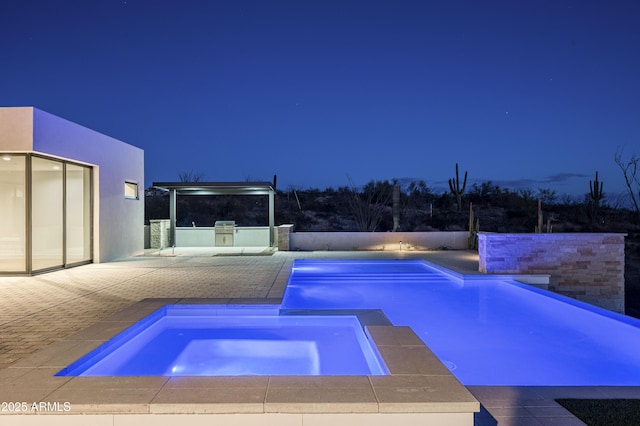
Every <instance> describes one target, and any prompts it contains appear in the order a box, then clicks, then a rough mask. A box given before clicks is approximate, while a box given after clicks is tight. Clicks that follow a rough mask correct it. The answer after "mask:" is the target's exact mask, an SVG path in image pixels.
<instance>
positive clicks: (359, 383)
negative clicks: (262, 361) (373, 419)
mask: <svg viewBox="0 0 640 426" xmlns="http://www.w3.org/2000/svg"><path fill="white" fill-rule="evenodd" d="M274 379H275V380H274ZM306 379H307V380H305V378H303V377H289V378H288V377H275V376H272V377H271V378H270V380H269V388H268V389H267V395H266V398H265V404H264V410H265V412H295V413H298V412H335V413H337V412H377V411H378V403H377V401H376V397H375V394H374V393H373V389H372V388H371V385H370V383H369V382H368V380H367V377H366V376H333V377H331V376H330V377H317V376H315V377H307V378H306ZM309 379H310V380H309Z"/></svg>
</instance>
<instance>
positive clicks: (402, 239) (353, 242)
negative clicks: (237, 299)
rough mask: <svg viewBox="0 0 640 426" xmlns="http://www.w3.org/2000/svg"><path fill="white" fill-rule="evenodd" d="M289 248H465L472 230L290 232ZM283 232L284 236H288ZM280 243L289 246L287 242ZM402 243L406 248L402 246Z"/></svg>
mask: <svg viewBox="0 0 640 426" xmlns="http://www.w3.org/2000/svg"><path fill="white" fill-rule="evenodd" d="M288 235H289V244H288V247H289V250H292V251H295V250H305V251H317V250H328V251H355V250H376V251H386V250H395V251H397V250H401V249H402V250H406V251H411V250H433V249H442V248H447V249H453V250H465V249H467V247H468V237H469V233H468V232H466V231H455V232H290V233H288ZM284 236H285V235H282V236H281V237H284ZM280 245H281V246H282V247H285V246H286V245H285V243H284V241H282V240H281V241H280ZM401 246H402V248H401Z"/></svg>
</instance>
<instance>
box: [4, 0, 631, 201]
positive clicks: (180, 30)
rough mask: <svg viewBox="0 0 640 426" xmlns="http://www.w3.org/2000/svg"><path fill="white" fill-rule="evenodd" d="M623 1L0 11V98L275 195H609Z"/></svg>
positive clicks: (93, 4) (150, 168) (625, 104)
mask: <svg viewBox="0 0 640 426" xmlns="http://www.w3.org/2000/svg"><path fill="white" fill-rule="evenodd" d="M638 22H640V2H638V1H635V0H634V1H622V0H613V1H604V0H603V1H588V0H586V1H585V0H576V1H562V0H552V1H543V0H535V1H533V0H517V1H514V0H510V1H481V0H469V1H448V0H447V1H427V0H423V1H402V0H390V1H375V0H369V1H349V0H342V1H333V0H319V1H304V0H297V1H217V0H200V1H188V0H175V1H162V0H156V1H153V0H146V1H143V0H126V1H115V0H114V1H107V0H100V1H84V0H77V1H67V0H56V1H51V0H40V1H35V0H5V1H3V2H2V5H1V6H0V47H1V50H0V53H1V59H0V61H1V66H0V105H3V106H24V105H33V106H36V107H38V108H41V109H43V110H45V111H48V112H50V113H53V114H55V115H59V116H61V117H64V118H66V119H69V120H71V121H74V122H77V123H79V124H82V125H84V126H87V127H90V128H92V129H95V130H97V131H99V132H102V133H105V134H108V135H110V136H112V137H115V138H118V139H121V140H123V141H125V142H128V143H130V144H132V145H135V146H138V147H140V148H143V149H144V150H145V161H146V185H149V184H150V183H151V182H152V181H171V180H178V174H179V173H181V172H188V171H192V172H196V173H198V172H202V173H203V174H204V177H205V179H206V180H209V181H233V180H241V181H242V180H246V179H252V180H271V179H272V176H273V175H274V174H277V175H278V186H279V187H280V188H281V189H286V188H287V187H289V186H294V187H297V188H306V187H319V188H324V187H327V186H334V187H337V186H342V185H346V184H348V178H347V176H350V178H351V180H352V181H353V182H354V183H355V184H357V185H360V184H364V183H366V182H367V181H369V180H371V179H392V178H400V179H402V178H410V179H424V180H426V182H427V184H428V185H429V186H430V187H432V188H439V189H444V188H445V186H446V180H447V179H448V178H450V177H452V176H453V173H454V167H455V163H456V162H458V163H460V167H461V170H468V172H469V178H470V180H471V181H472V182H473V181H486V180H492V181H493V182H495V183H497V184H499V185H501V186H507V187H510V188H516V187H518V186H519V185H520V186H525V187H529V188H531V189H534V190H537V189H538V188H551V189H555V190H556V191H558V193H586V192H588V190H589V179H593V177H594V174H595V171H596V170H598V171H600V179H601V180H603V181H604V185H605V186H604V189H605V192H610V193H613V192H618V191H622V190H623V179H622V174H621V172H620V170H619V168H618V167H617V166H616V164H615V162H614V154H615V152H616V149H617V148H618V147H624V149H625V153H626V154H629V155H630V154H631V153H632V152H633V151H636V152H638V153H640V30H639V27H638Z"/></svg>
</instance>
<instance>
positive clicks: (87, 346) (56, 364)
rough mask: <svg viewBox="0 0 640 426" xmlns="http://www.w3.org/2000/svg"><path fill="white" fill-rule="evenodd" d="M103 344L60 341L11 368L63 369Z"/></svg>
mask: <svg viewBox="0 0 640 426" xmlns="http://www.w3.org/2000/svg"><path fill="white" fill-rule="evenodd" d="M101 343H102V342H100V341H95V340H92V341H87V340H59V341H57V342H55V343H52V344H51V345H49V346H48V347H46V348H45V349H42V350H41V351H39V352H36V353H34V354H33V355H30V356H28V357H26V358H23V359H21V360H20V361H18V362H15V363H13V364H12V365H11V366H10V367H9V368H17V367H51V368H58V369H62V368H64V367H66V366H67V365H69V364H70V363H72V362H73V361H75V360H76V359H78V358H80V357H81V356H83V355H85V354H86V353H87V352H90V351H92V350H94V349H95V348H96V347H98V346H99V345H100V344H101Z"/></svg>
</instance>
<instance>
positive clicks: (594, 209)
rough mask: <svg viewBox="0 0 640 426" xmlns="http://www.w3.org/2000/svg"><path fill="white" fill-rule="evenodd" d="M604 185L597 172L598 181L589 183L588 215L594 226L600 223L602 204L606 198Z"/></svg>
mask: <svg viewBox="0 0 640 426" xmlns="http://www.w3.org/2000/svg"><path fill="white" fill-rule="evenodd" d="M602 187H603V183H602V182H600V181H599V180H598V172H597V171H596V179H595V180H590V181H589V198H590V200H589V205H588V206H587V215H588V216H589V219H590V220H591V223H592V226H593V225H594V224H595V223H596V222H598V216H599V213H600V202H601V201H602V198H603V197H604V192H603V191H602Z"/></svg>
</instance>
